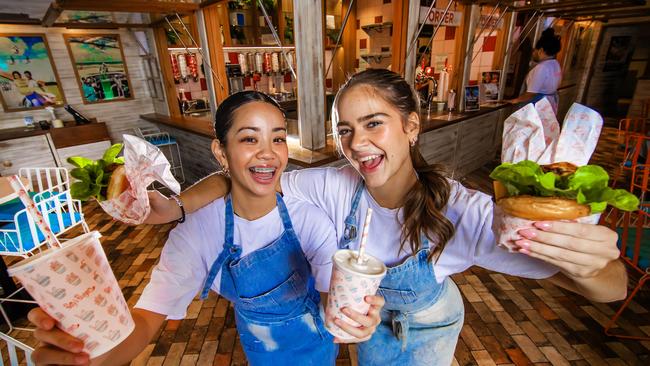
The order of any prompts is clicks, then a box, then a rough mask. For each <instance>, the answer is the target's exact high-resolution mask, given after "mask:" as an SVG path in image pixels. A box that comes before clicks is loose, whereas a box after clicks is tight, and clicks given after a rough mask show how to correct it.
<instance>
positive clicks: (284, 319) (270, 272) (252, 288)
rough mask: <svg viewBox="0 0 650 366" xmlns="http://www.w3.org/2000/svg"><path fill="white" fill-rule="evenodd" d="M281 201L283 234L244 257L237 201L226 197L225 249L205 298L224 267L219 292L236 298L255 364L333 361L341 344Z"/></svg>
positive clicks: (245, 340) (242, 332)
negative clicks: (326, 318) (323, 311)
mask: <svg viewBox="0 0 650 366" xmlns="http://www.w3.org/2000/svg"><path fill="white" fill-rule="evenodd" d="M277 205H278V210H279V212H280V217H281V218H282V225H283V226H284V232H283V233H282V235H280V237H279V238H278V239H276V240H275V241H274V242H272V243H271V244H269V245H267V246H265V247H264V248H261V249H258V250H256V251H254V252H252V253H250V254H248V255H246V256H245V257H243V258H241V257H240V256H241V246H239V245H236V244H234V243H233V236H234V214H233V209H232V201H231V199H230V197H228V198H227V199H226V232H225V243H224V246H223V251H222V252H221V253H220V254H219V256H218V257H217V259H216V260H215V261H214V263H213V264H212V267H211V268H210V272H209V274H208V277H207V279H206V281H205V285H204V286H203V291H202V292H201V298H205V297H206V296H207V295H208V292H209V291H210V287H211V286H212V283H213V282H214V279H215V277H216V276H217V273H218V272H219V270H221V289H220V294H221V295H222V296H223V297H225V298H226V299H228V300H229V301H231V302H232V303H233V304H234V307H235V319H236V322H237V330H238V332H239V337H240V341H241V344H242V346H243V348H244V352H245V353H246V357H247V358H248V362H249V363H250V365H265V366H266V365H290V364H294V365H334V364H335V362H336V354H337V352H338V347H337V345H336V344H334V343H333V337H332V336H331V335H330V334H329V332H328V331H327V330H326V329H325V326H324V323H323V320H322V317H321V315H320V312H319V305H318V304H319V301H320V294H319V293H318V292H317V291H316V289H315V288H314V279H313V277H312V276H311V269H310V266H309V262H308V261H307V259H306V258H305V256H304V253H303V251H302V248H301V247H300V242H299V241H298V238H297V237H296V234H295V232H294V230H293V227H292V225H291V218H290V217H289V213H288V212H287V208H286V206H285V204H284V201H283V200H282V197H281V196H280V195H279V194H278V195H277Z"/></svg>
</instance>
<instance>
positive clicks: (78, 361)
mask: <svg viewBox="0 0 650 366" xmlns="http://www.w3.org/2000/svg"><path fill="white" fill-rule="evenodd" d="M74 362H75V363H76V364H78V365H83V364H85V363H87V362H88V356H86V355H79V356H75V358H74Z"/></svg>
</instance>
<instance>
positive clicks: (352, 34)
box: [332, 0, 357, 89]
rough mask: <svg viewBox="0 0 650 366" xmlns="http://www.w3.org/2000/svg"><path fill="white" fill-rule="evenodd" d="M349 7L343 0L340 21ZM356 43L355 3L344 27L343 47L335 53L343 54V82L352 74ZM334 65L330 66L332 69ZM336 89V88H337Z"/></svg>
mask: <svg viewBox="0 0 650 366" xmlns="http://www.w3.org/2000/svg"><path fill="white" fill-rule="evenodd" d="M349 6H350V0H343V3H342V6H341V19H343V18H344V17H345V12H346V11H347V10H348V7H349ZM356 42H357V2H355V3H354V5H353V6H352V11H350V17H349V18H348V25H347V26H346V27H345V31H344V32H343V40H342V43H341V44H342V45H343V47H342V48H341V49H339V50H338V51H337V53H342V54H343V62H342V65H343V81H345V79H346V78H347V76H348V75H352V74H354V69H355V66H356V65H355V64H356V60H357V55H356ZM333 66H334V65H332V67H333ZM337 89H338V87H337Z"/></svg>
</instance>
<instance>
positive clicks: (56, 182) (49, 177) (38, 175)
mask: <svg viewBox="0 0 650 366" xmlns="http://www.w3.org/2000/svg"><path fill="white" fill-rule="evenodd" d="M18 175H19V176H20V177H24V178H27V179H29V180H30V182H31V184H32V191H34V192H43V191H49V192H63V191H66V190H68V189H69V188H70V175H69V174H68V169H66V168H20V169H19V170H18Z"/></svg>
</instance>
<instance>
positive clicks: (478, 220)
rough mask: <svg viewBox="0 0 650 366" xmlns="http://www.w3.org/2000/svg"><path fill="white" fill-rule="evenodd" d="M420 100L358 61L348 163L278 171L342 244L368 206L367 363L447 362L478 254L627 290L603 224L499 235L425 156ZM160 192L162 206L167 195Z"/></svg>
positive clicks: (541, 274) (337, 114)
mask: <svg viewBox="0 0 650 366" xmlns="http://www.w3.org/2000/svg"><path fill="white" fill-rule="evenodd" d="M418 112H419V106H418V103H417V97H416V95H415V91H414V90H413V89H412V88H411V87H410V86H409V85H408V84H407V83H406V81H405V80H404V79H403V78H402V77H401V76H400V75H399V74H396V73H394V72H391V71H387V70H382V69H370V70H366V71H363V72H361V73H358V74H356V75H354V76H352V77H351V78H350V80H348V82H347V83H346V84H345V85H344V86H343V87H341V89H340V90H339V92H338V94H337V96H336V98H335V100H334V104H333V108H332V124H333V126H334V128H335V134H336V139H337V142H338V144H339V147H340V149H341V150H342V151H343V154H344V155H345V157H346V158H347V159H348V161H349V163H350V166H347V167H343V168H340V169H336V168H322V169H304V170H297V171H293V172H289V173H285V175H284V176H283V177H282V179H281V189H282V191H283V192H284V194H285V195H286V196H295V197H297V198H299V199H303V200H306V201H309V202H312V203H314V204H315V205H316V206H318V207H320V208H322V209H323V210H325V212H327V214H328V215H329V217H330V218H331V219H332V221H333V222H334V225H335V228H336V234H337V239H338V240H339V247H342V248H351V249H357V248H358V245H359V240H358V239H359V235H358V233H359V232H360V230H359V229H360V227H359V223H360V221H361V220H360V219H361V216H362V215H363V214H364V213H365V210H366V209H367V208H373V211H374V214H373V222H372V226H371V230H370V233H369V237H368V244H367V248H366V250H367V252H368V253H370V254H372V255H374V256H376V257H379V258H380V259H381V260H383V261H384V262H385V263H386V264H387V265H388V266H389V270H388V274H387V275H386V277H385V278H384V280H382V282H381V284H380V288H379V294H380V295H382V296H384V297H385V300H386V304H385V306H384V308H383V310H382V313H381V314H382V323H381V324H380V326H379V327H378V328H377V331H376V332H375V333H374V334H373V336H372V337H371V338H370V340H368V341H367V342H364V343H361V344H359V345H358V348H357V349H358V357H359V364H360V365H449V364H451V361H452V358H453V352H454V349H455V345H456V342H457V339H458V335H459V333H460V329H461V327H462V323H463V303H462V299H461V296H460V293H459V291H458V289H457V287H456V285H455V284H454V283H453V281H452V280H451V277H450V276H451V275H452V274H455V273H459V272H461V271H463V270H465V269H467V268H469V267H471V266H473V265H478V266H481V267H484V268H488V269H491V270H495V271H499V272H502V273H507V274H510V275H516V276H521V277H527V278H537V279H541V278H548V279H549V280H550V281H551V282H552V283H554V284H556V285H558V286H560V287H563V288H566V289H568V290H571V291H574V292H576V293H579V294H581V295H583V296H585V297H586V298H588V299H590V300H592V301H599V302H607V301H615V300H620V299H622V298H624V297H625V294H626V290H627V288H626V285H627V279H626V277H627V276H626V272H625V267H624V266H623V265H622V263H621V262H620V261H618V260H617V258H618V253H619V252H618V249H617V247H616V241H617V235H616V233H615V232H613V231H612V230H610V229H608V228H606V227H604V226H596V225H585V224H579V223H568V222H547V221H545V222H537V223H535V227H536V229H528V230H521V231H520V232H519V234H520V235H522V236H523V237H524V238H525V239H522V240H519V241H517V245H518V246H519V249H518V252H514V253H510V252H507V251H505V250H503V249H501V248H499V247H497V245H496V241H495V236H494V233H493V231H492V220H493V214H494V204H493V202H492V200H491V197H490V196H488V195H486V194H483V193H480V192H476V191H472V190H469V189H467V188H465V187H463V186H462V185H461V184H460V183H458V182H455V181H453V180H450V179H447V178H445V177H444V176H443V175H442V173H441V172H440V170H439V167H437V166H429V165H428V164H427V163H426V162H425V161H424V159H423V158H422V156H421V154H420V153H419V150H418V148H417V138H418V135H419V131H420V118H419V113H418ZM208 187H209V188H208ZM225 192H227V182H225V181H224V180H223V178H222V177H217V176H215V175H213V176H211V177H209V178H208V179H206V180H204V181H203V182H201V183H200V184H199V185H198V186H195V187H193V188H192V189H191V190H190V191H189V192H187V193H186V196H185V198H187V202H191V203H192V205H196V206H195V207H197V206H199V205H200V204H201V202H200V201H201V200H203V204H205V203H206V202H209V201H210V200H211V199H214V198H215V197H218V195H223V194H225ZM193 196H194V197H193ZM197 196H200V198H199V197H197ZM157 204H158V205H159V208H157V209H156V211H161V209H163V208H164V209H167V207H168V206H169V204H170V203H169V202H157ZM199 207H200V206H199ZM172 212H173V211H172ZM155 219H156V220H159V219H164V218H163V217H162V216H161V215H158V216H157V217H155ZM170 219H173V217H167V218H166V220H170ZM163 221H164V220H163ZM326 321H328V319H327V320H326Z"/></svg>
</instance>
